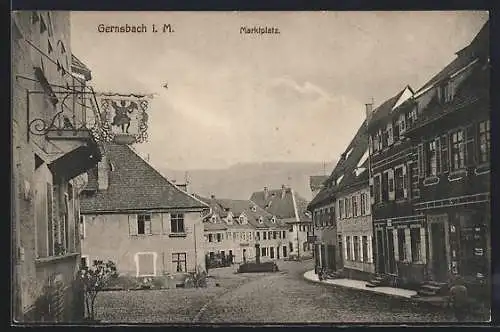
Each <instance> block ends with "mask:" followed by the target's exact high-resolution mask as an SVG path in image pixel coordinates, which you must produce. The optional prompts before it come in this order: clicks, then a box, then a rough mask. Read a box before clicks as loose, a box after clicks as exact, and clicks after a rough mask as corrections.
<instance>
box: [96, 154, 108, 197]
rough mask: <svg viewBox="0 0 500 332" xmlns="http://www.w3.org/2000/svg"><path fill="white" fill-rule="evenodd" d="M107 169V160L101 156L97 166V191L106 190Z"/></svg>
mask: <svg viewBox="0 0 500 332" xmlns="http://www.w3.org/2000/svg"><path fill="white" fill-rule="evenodd" d="M108 169H109V166H108V159H107V158H106V156H102V159H101V161H100V162H99V163H98V164H97V185H98V188H99V190H106V189H108V186H109V178H108Z"/></svg>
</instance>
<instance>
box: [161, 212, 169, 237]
mask: <svg viewBox="0 0 500 332" xmlns="http://www.w3.org/2000/svg"><path fill="white" fill-rule="evenodd" d="M161 220H162V225H163V234H169V233H170V213H162V218H161Z"/></svg>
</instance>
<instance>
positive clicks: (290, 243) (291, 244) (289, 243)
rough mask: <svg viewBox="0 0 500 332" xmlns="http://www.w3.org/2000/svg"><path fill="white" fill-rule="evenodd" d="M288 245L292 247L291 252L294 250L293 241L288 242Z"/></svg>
mask: <svg viewBox="0 0 500 332" xmlns="http://www.w3.org/2000/svg"><path fill="white" fill-rule="evenodd" d="M288 247H289V249H290V252H292V251H293V243H292V242H288Z"/></svg>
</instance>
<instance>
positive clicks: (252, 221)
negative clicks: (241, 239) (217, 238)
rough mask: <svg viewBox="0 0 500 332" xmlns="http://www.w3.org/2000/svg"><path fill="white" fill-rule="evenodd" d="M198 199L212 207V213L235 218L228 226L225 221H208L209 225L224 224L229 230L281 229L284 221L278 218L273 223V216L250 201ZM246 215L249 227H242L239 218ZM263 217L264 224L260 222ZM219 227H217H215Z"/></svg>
mask: <svg viewBox="0 0 500 332" xmlns="http://www.w3.org/2000/svg"><path fill="white" fill-rule="evenodd" d="M196 197H197V198H199V199H200V200H202V201H203V202H205V203H207V204H209V205H210V207H211V208H212V212H213V213H214V214H216V215H219V216H221V217H223V218H224V217H226V216H227V214H228V213H229V212H231V213H232V214H233V216H234V221H233V223H231V224H226V223H225V222H224V221H221V220H217V222H216V223H212V222H210V221H207V222H206V223H207V224H215V225H216V224H222V225H225V226H226V227H227V228H248V227H249V226H250V227H253V228H276V227H278V228H281V227H282V226H283V221H282V220H280V219H278V218H276V219H275V223H273V222H272V217H273V215H272V214H271V213H269V212H267V211H265V210H264V209H262V208H260V207H259V206H258V205H257V204H255V203H254V202H252V201H250V200H237V199H227V198H205V197H201V196H198V195H196ZM242 213H243V214H245V216H246V217H247V220H248V225H242V224H240V223H239V222H238V217H239V216H240V215H241V214H242ZM260 217H262V223H260V222H259V219H260ZM214 227H217V226H214Z"/></svg>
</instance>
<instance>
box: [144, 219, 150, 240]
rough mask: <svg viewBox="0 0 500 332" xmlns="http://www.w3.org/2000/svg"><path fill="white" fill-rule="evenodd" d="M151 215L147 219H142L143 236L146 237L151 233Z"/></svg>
mask: <svg viewBox="0 0 500 332" xmlns="http://www.w3.org/2000/svg"><path fill="white" fill-rule="evenodd" d="M151 217H152V216H151V215H150V216H149V218H144V234H146V235H151V234H152V232H151V229H152V227H151V223H152V220H151Z"/></svg>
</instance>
